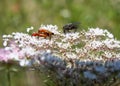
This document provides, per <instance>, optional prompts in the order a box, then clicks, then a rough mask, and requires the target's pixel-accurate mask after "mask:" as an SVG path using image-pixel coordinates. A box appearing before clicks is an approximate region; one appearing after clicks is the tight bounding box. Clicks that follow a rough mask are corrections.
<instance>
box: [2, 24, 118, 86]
mask: <svg viewBox="0 0 120 86" xmlns="http://www.w3.org/2000/svg"><path fill="white" fill-rule="evenodd" d="M32 29H33V27H31V28H28V29H27V32H29V31H30V30H32ZM40 29H45V30H48V31H50V32H52V33H54V35H52V37H51V39H49V38H44V37H40V36H32V35H31V34H29V33H19V32H14V33H12V34H11V35H3V40H4V42H3V45H4V46H5V49H6V50H8V51H11V53H10V54H8V56H7V57H9V58H8V61H9V60H13V59H14V60H17V61H19V62H20V65H21V66H31V65H36V64H37V65H44V66H45V68H48V69H50V68H53V69H54V68H55V69H54V70H56V71H57V74H58V73H61V74H58V76H59V79H60V78H61V79H62V78H63V76H64V78H66V77H67V76H68V77H69V78H70V80H71V83H72V82H73V81H74V80H73V79H75V80H78V79H80V78H82V75H80V74H79V73H80V72H82V74H83V76H84V77H85V78H88V79H90V80H92V81H90V82H91V84H93V80H95V82H98V83H100V82H101V81H102V82H103V81H104V79H103V80H101V79H102V78H106V77H108V76H109V75H110V74H111V73H112V72H113V71H120V41H118V40H116V39H115V38H114V36H113V35H112V34H111V33H110V32H108V31H107V30H103V29H99V28H88V31H84V30H83V31H81V32H70V33H66V34H64V33H62V32H60V31H59V30H58V27H57V26H56V25H55V26H53V25H46V26H45V25H41V27H40ZM119 73H120V72H119ZM85 78H84V79H85ZM81 80H82V79H81ZM81 82H84V80H82V81H81ZM61 83H62V84H61V86H64V85H63V83H64V81H62V82H61ZM78 83H79V82H77V83H76V82H73V83H72V85H69V86H77V85H74V84H78ZM79 84H80V83H79Z"/></svg>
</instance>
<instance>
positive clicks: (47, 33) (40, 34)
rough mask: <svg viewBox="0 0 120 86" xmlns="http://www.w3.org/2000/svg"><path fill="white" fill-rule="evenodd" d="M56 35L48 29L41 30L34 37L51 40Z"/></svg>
mask: <svg viewBox="0 0 120 86" xmlns="http://www.w3.org/2000/svg"><path fill="white" fill-rule="evenodd" d="M52 35H54V33H52V32H50V31H48V30H46V29H39V30H38V32H37V33H36V32H35V33H33V34H32V36H38V37H44V38H47V37H49V38H50V39H51V36H52Z"/></svg>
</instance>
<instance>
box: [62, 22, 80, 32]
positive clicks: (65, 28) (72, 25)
mask: <svg viewBox="0 0 120 86" xmlns="http://www.w3.org/2000/svg"><path fill="white" fill-rule="evenodd" d="M79 24H80V23H79V22H75V23H68V24H66V25H64V26H63V32H64V33H65V34H66V33H67V32H71V31H74V32H76V30H77V28H78V26H79Z"/></svg>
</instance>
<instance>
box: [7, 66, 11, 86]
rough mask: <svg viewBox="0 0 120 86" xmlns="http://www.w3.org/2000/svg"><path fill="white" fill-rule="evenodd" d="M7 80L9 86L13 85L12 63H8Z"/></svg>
mask: <svg viewBox="0 0 120 86" xmlns="http://www.w3.org/2000/svg"><path fill="white" fill-rule="evenodd" d="M7 80H8V86H11V77H10V65H9V64H7Z"/></svg>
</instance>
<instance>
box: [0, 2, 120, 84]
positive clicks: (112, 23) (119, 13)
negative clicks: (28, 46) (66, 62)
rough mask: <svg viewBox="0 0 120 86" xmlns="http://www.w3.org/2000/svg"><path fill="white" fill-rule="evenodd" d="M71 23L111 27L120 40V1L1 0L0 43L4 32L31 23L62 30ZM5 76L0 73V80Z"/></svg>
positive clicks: (12, 30)
mask: <svg viewBox="0 0 120 86" xmlns="http://www.w3.org/2000/svg"><path fill="white" fill-rule="evenodd" d="M70 22H81V26H80V28H81V29H87V28H88V27H99V28H103V29H108V30H109V31H110V32H112V33H113V34H114V36H115V37H116V38H117V39H120V36H119V33H120V0H0V46H1V47H2V35H3V34H10V33H12V32H17V31H18V32H25V31H26V28H27V27H30V26H34V27H35V29H36V30H37V29H38V28H39V27H40V25H41V24H53V25H58V27H59V28H60V29H62V26H63V25H64V24H66V23H70ZM81 29H79V30H81ZM24 74H25V75H26V71H25V72H24V73H22V74H21V75H18V76H17V77H18V78H20V77H21V76H22V77H23V78H22V79H24V77H25V76H24ZM3 76H4V75H3ZM3 76H2V75H1V74H0V78H1V79H0V83H1V80H2V81H4V79H3ZM34 78H35V77H34ZM34 78H33V79H34ZM22 79H21V80H22ZM15 82H16V81H15ZM16 83H17V84H18V83H20V82H16ZM0 86H6V85H3V84H0ZM13 86H16V85H13ZM19 86H24V85H19ZM25 86H27V85H25ZM28 86H30V85H28ZM34 86H40V85H34Z"/></svg>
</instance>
